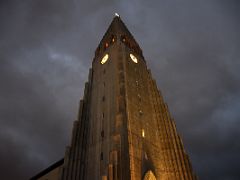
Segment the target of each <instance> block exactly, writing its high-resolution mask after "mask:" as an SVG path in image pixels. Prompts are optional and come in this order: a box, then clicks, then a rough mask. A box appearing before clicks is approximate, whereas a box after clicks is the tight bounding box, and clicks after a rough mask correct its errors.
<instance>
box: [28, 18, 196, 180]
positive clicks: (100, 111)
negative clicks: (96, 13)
mask: <svg viewBox="0 0 240 180" xmlns="http://www.w3.org/2000/svg"><path fill="white" fill-rule="evenodd" d="M32 179H44V180H46V179H48V180H142V179H143V180H155V179H157V180H175V179H185V180H194V179H197V178H196V176H195V174H194V173H193V170H192V167H191V163H190V161H189V157H188V155H187V154H186V152H185V151H184V147H183V143H182V140H181V138H180V137H179V135H178V133H177V130H176V125H175V123H174V120H173V119H172V117H171V116H170V113H169V110H168V106H167V104H166V103H165V102H164V100H163V97H162V95H161V92H160V91H159V90H158V88H157V85H156V82H155V80H154V79H153V78H152V75H151V72H150V70H149V69H148V68H147V65H146V62H145V59H144V57H143V54H142V50H141V48H140V47H139V45H138V43H137V42H136V40H135V39H134V37H133V36H132V35H131V33H130V32H129V31H128V29H127V28H126V26H125V24H124V23H123V22H122V20H121V18H120V17H119V16H118V15H116V16H115V17H114V19H113V21H112V23H111V24H110V26H109V28H108V30H107V32H106V33H105V35H104V37H103V39H102V40H101V42H100V44H99V46H98V48H97V49H96V52H95V57H94V59H93V62H92V68H91V69H90V71H89V77H88V82H87V83H86V84H85V90H84V96H83V99H82V100H81V101H80V108H79V114H78V119H77V120H76V121H75V122H74V127H73V131H72V140H71V144H70V146H69V147H67V149H66V153H65V156H64V158H63V159H62V160H60V161H59V162H57V163H55V164H53V165H52V166H50V167H49V168H47V169H45V170H44V171H42V172H40V173H39V174H37V175H36V176H34V177H33V178H32Z"/></svg>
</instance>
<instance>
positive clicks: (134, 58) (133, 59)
mask: <svg viewBox="0 0 240 180" xmlns="http://www.w3.org/2000/svg"><path fill="white" fill-rule="evenodd" d="M130 58H131V59H132V61H133V62H135V63H138V60H137V58H136V57H135V56H134V55H133V54H130Z"/></svg>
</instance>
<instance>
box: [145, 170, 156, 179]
mask: <svg viewBox="0 0 240 180" xmlns="http://www.w3.org/2000/svg"><path fill="white" fill-rule="evenodd" d="M143 180H157V178H156V177H155V175H154V174H153V172H152V171H151V170H149V171H148V172H146V174H145V175H144V178H143Z"/></svg>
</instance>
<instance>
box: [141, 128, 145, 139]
mask: <svg viewBox="0 0 240 180" xmlns="http://www.w3.org/2000/svg"><path fill="white" fill-rule="evenodd" d="M142 137H143V138H144V137H145V132H144V129H142Z"/></svg>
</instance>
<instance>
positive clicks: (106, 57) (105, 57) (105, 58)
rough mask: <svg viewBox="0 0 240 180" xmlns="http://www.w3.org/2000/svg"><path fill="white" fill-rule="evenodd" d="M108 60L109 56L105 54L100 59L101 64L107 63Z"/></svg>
mask: <svg viewBox="0 0 240 180" xmlns="http://www.w3.org/2000/svg"><path fill="white" fill-rule="evenodd" d="M108 58H109V55H108V54H106V55H105V56H103V58H102V60H101V64H104V63H105V62H107V60H108Z"/></svg>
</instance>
